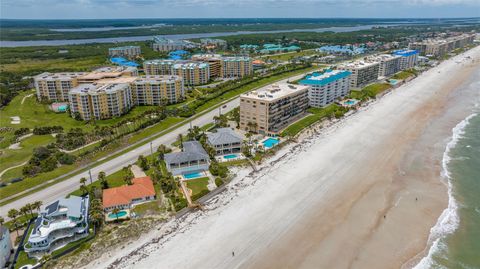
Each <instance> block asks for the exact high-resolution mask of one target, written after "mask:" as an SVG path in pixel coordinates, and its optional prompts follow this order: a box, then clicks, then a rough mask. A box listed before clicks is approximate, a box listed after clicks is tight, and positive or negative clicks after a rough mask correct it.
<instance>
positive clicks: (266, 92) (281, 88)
mask: <svg viewBox="0 0 480 269" xmlns="http://www.w3.org/2000/svg"><path fill="white" fill-rule="evenodd" d="M308 88H309V86H305V85H294V84H288V83H279V84H271V85H268V86H265V87H263V88H260V89H258V90H255V91H250V92H247V93H244V94H242V95H240V97H246V98H255V99H261V100H266V101H273V100H276V99H279V98H283V97H285V96H288V95H290V94H293V93H297V92H299V91H306V90H308Z"/></svg>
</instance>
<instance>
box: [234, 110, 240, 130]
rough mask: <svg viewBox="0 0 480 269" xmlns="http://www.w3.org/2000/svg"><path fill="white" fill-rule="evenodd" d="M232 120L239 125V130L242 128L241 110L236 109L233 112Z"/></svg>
mask: <svg viewBox="0 0 480 269" xmlns="http://www.w3.org/2000/svg"><path fill="white" fill-rule="evenodd" d="M232 118H233V120H234V121H235V123H237V128H240V108H239V107H236V108H234V109H233V110H232Z"/></svg>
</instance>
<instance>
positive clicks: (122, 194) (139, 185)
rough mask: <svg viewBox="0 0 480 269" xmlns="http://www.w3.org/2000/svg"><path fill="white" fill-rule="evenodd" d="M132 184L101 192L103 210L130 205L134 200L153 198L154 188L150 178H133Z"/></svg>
mask: <svg viewBox="0 0 480 269" xmlns="http://www.w3.org/2000/svg"><path fill="white" fill-rule="evenodd" d="M132 183H133V184H132V185H124V186H120V187H115V188H110V189H105V190H103V208H108V207H112V206H117V205H125V204H130V203H131V202H132V200H134V199H139V198H144V197H148V196H155V188H154V187H153V182H152V180H151V179H150V177H140V178H134V179H133V180H132Z"/></svg>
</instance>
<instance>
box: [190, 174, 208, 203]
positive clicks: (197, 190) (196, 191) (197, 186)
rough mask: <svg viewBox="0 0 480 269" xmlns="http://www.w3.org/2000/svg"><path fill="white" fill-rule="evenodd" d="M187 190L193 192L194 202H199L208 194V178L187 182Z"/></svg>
mask: <svg viewBox="0 0 480 269" xmlns="http://www.w3.org/2000/svg"><path fill="white" fill-rule="evenodd" d="M185 182H186V183H187V188H189V189H191V190H192V200H194V201H195V200H197V199H198V198H200V197H202V196H203V195H205V194H207V193H208V188H207V185H208V177H201V178H196V179H190V180H187V181H185Z"/></svg>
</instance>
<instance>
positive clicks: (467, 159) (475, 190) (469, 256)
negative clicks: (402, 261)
mask: <svg viewBox="0 0 480 269" xmlns="http://www.w3.org/2000/svg"><path fill="white" fill-rule="evenodd" d="M442 176H443V178H444V179H445V180H446V182H447V184H448V187H449V205H448V208H447V209H446V210H445V211H444V212H443V213H442V215H441V216H440V218H439V220H438V222H437V224H436V225H435V226H434V227H433V228H432V230H431V234H430V240H431V242H433V243H432V246H431V248H430V250H429V252H428V255H427V256H426V257H425V258H423V259H422V260H421V261H420V263H419V264H418V265H417V266H415V269H424V268H455V269H456V268H459V269H474V268H475V269H478V268H480V107H479V105H477V106H476V107H475V108H474V111H473V113H472V114H471V115H469V116H468V117H467V118H466V119H464V120H463V121H462V122H460V123H459V124H458V125H457V126H456V127H455V128H454V129H453V131H452V138H451V140H450V142H449V143H448V145H447V147H446V150H445V153H444V156H443V175H442Z"/></svg>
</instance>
